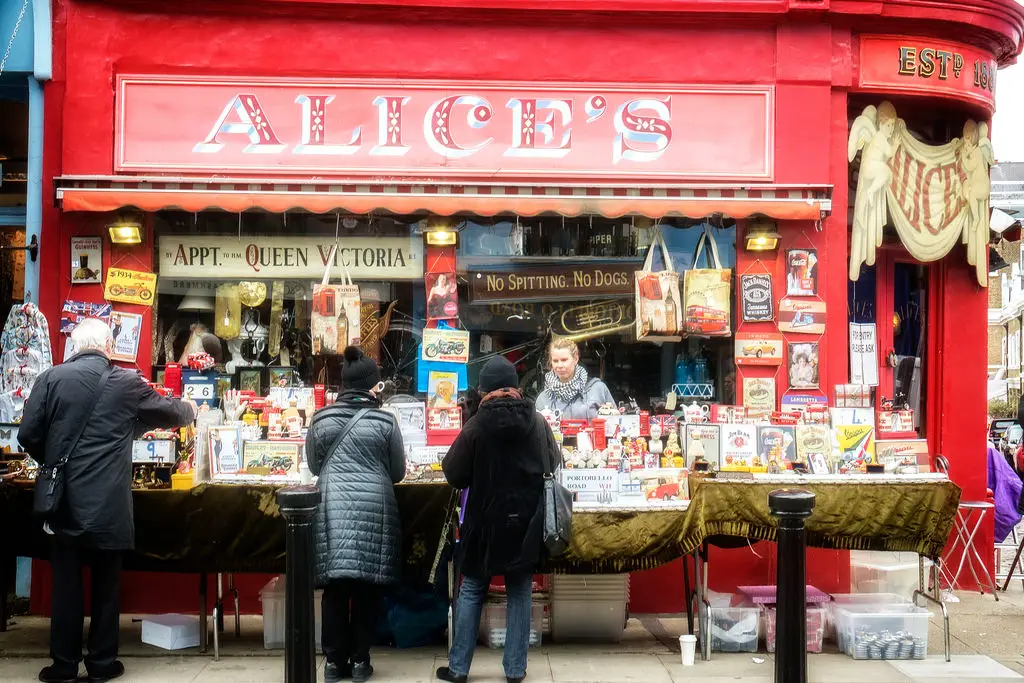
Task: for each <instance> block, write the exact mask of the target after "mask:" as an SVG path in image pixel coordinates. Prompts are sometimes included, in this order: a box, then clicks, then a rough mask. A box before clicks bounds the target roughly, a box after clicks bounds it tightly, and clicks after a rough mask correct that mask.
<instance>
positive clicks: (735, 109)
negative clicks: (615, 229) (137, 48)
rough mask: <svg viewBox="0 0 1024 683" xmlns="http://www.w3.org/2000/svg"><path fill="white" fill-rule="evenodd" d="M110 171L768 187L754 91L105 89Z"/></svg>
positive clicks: (402, 85)
mask: <svg viewBox="0 0 1024 683" xmlns="http://www.w3.org/2000/svg"><path fill="white" fill-rule="evenodd" d="M116 108H117V116H116V151H115V162H114V167H115V170H117V171H120V172H138V171H149V172H174V171H184V172H189V171H195V172H202V173H233V174H236V175H238V174H256V175H266V174H272V175H278V176H286V175H306V176H310V175H316V176H327V177H350V178H373V179H380V178H387V177H403V178H425V179H430V180H436V179H441V178H449V179H454V178H458V179H461V180H467V179H477V180H480V181H493V180H494V179H495V178H501V179H512V178H524V179H537V178H554V177H557V178H564V179H573V178H575V179H597V178H605V179H609V178H620V179H621V178H630V179H646V180H652V181H657V180H662V181H666V182H679V181H685V180H697V179H701V180H761V181H766V180H771V179H772V175H773V170H774V169H773V151H772V150H773V149H774V121H773V117H774V109H775V106H774V102H773V90H772V88H771V87H769V86H730V87H728V88H716V87H707V86H702V87H686V86H644V87H642V88H637V87H634V86H627V85H615V84H601V83H594V84H584V85H581V84H559V83H506V82H501V83H480V82H462V81H450V82H440V81H416V80H412V81H405V80H403V81H386V80H373V81H369V80H351V79H331V80H317V81H312V80H302V79H289V80H284V79H274V78H253V79H232V78H218V77H212V78H189V79H181V78H173V77H159V76H131V75H123V76H119V77H118V81H117V106H116Z"/></svg>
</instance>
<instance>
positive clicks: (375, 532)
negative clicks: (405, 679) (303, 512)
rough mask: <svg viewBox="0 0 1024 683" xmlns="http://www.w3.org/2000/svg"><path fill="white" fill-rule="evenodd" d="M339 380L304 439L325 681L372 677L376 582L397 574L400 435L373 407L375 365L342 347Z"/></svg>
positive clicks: (377, 385)
mask: <svg viewBox="0 0 1024 683" xmlns="http://www.w3.org/2000/svg"><path fill="white" fill-rule="evenodd" d="M342 383H343V384H344V393H342V394H341V396H339V397H338V401H337V402H336V403H334V404H333V405H330V406H327V407H326V408H323V409H322V410H319V411H317V413H316V414H315V415H314V416H313V422H312V424H311V425H310V428H309V434H308V435H307V438H306V457H307V459H308V462H309V468H310V470H311V471H312V472H313V474H316V475H318V476H319V477H320V479H319V481H318V486H319V488H320V492H321V499H320V507H319V509H318V511H317V516H316V575H317V585H319V586H321V587H323V589H324V596H323V637H322V640H323V648H324V656H325V657H326V659H327V666H326V668H325V671H324V678H325V680H326V681H327V683H332V682H333V681H340V680H343V679H346V678H351V679H352V680H353V681H357V682H359V681H366V680H368V679H369V678H370V676H371V675H373V667H372V666H370V646H371V645H372V643H373V638H374V636H375V634H376V630H377V619H378V615H379V612H380V604H381V595H382V587H383V586H386V585H388V584H392V583H396V582H397V581H398V580H399V579H400V578H401V552H402V545H401V518H400V516H399V512H398V502H397V500H396V499H395V490H394V484H396V483H398V482H400V481H401V480H402V479H403V478H404V477H405V450H404V447H403V445H402V434H401V432H400V431H399V428H398V425H397V423H396V422H395V419H394V417H392V415H391V414H390V413H387V412H384V411H383V410H381V409H380V401H379V399H378V398H377V393H379V392H380V390H381V389H382V388H383V384H382V383H381V381H380V370H379V369H378V368H377V364H376V363H375V362H374V361H373V360H371V359H369V358H367V357H365V356H364V355H363V352H362V351H360V350H359V349H358V348H355V347H349V348H347V349H345V365H344V368H343V369H342ZM350 602H351V612H350V610H349V603H350Z"/></svg>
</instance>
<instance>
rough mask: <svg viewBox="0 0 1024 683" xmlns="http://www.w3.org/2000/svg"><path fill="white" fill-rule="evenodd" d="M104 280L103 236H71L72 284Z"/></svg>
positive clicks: (97, 282)
mask: <svg viewBox="0 0 1024 683" xmlns="http://www.w3.org/2000/svg"><path fill="white" fill-rule="evenodd" d="M101 282H103V238H102V237H72V238H71V284H73V285H88V284H99V283H101Z"/></svg>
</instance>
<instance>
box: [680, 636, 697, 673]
mask: <svg viewBox="0 0 1024 683" xmlns="http://www.w3.org/2000/svg"><path fill="white" fill-rule="evenodd" d="M679 652H680V653H681V654H682V656H683V666H693V657H694V655H695V654H697V636H691V635H681V636H679Z"/></svg>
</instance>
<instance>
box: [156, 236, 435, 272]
mask: <svg viewBox="0 0 1024 683" xmlns="http://www.w3.org/2000/svg"><path fill="white" fill-rule="evenodd" d="M334 245H335V241H334V239H332V238H330V237H297V236H293V237H243V238H242V239H240V240H239V239H237V238H235V237H225V236H221V237H210V236H193V235H186V236H173V235H169V236H163V237H161V238H160V240H159V245H158V249H157V250H158V262H159V272H160V275H161V276H163V277H176V278H190V277H192V278H196V277H201V278H224V279H238V278H268V279H271V278H275V279H276V278H308V279H312V280H319V279H320V278H322V277H323V274H324V271H325V270H326V269H327V268H328V266H330V274H331V277H332V278H341V277H342V275H343V273H344V272H345V270H347V271H348V273H349V274H350V275H351V276H352V279H353V280H420V279H422V278H423V242H422V241H421V240H418V239H415V238H410V237H345V238H343V239H342V240H341V241H340V243H339V246H338V249H337V251H336V252H335V256H334V260H333V262H331V261H330V257H331V248H332V247H333V246H334Z"/></svg>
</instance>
